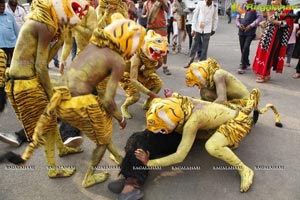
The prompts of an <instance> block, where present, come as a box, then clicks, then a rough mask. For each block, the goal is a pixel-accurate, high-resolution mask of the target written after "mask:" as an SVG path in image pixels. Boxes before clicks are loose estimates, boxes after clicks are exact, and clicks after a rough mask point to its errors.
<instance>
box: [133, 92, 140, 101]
mask: <svg viewBox="0 0 300 200" xmlns="http://www.w3.org/2000/svg"><path fill="white" fill-rule="evenodd" d="M131 98H132V101H134V102H137V101H138V100H140V98H141V94H140V93H139V92H137V93H134V94H133V95H132V96H131Z"/></svg>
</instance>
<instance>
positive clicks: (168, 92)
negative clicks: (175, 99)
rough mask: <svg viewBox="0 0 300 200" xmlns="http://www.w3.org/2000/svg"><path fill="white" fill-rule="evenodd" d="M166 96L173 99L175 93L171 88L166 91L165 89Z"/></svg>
mask: <svg viewBox="0 0 300 200" xmlns="http://www.w3.org/2000/svg"><path fill="white" fill-rule="evenodd" d="M164 94H165V97H171V96H172V94H173V91H172V90H171V89H169V88H166V89H164Z"/></svg>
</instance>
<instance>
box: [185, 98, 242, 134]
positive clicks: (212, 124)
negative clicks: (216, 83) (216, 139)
mask: <svg viewBox="0 0 300 200" xmlns="http://www.w3.org/2000/svg"><path fill="white" fill-rule="evenodd" d="M192 103H193V105H194V108H193V111H192V114H191V116H190V118H189V119H188V120H187V122H188V121H190V122H191V123H192V124H193V126H196V127H197V129H198V130H209V129H216V128H217V127H219V126H220V125H221V124H224V123H225V122H227V121H228V120H230V119H233V118H234V117H235V116H236V115H237V111H235V110H232V109H230V108H228V107H226V106H224V105H222V104H217V103H211V102H208V101H202V100H198V99H192ZM194 119H196V120H194ZM189 126H190V125H189ZM187 129H188V128H187Z"/></svg>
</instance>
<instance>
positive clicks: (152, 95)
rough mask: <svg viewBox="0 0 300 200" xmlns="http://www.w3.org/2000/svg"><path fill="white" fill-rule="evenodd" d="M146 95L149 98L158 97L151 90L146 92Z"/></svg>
mask: <svg viewBox="0 0 300 200" xmlns="http://www.w3.org/2000/svg"><path fill="white" fill-rule="evenodd" d="M148 96H149V97H150V98H152V99H154V98H159V96H158V94H156V93H155V92H152V91H150V92H149V93H148Z"/></svg>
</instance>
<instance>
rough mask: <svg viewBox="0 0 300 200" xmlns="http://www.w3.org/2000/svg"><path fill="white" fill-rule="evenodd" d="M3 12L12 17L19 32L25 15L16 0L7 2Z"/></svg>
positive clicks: (23, 9) (24, 11)
mask: <svg viewBox="0 0 300 200" xmlns="http://www.w3.org/2000/svg"><path fill="white" fill-rule="evenodd" d="M5 10H6V11H7V12H10V13H11V14H12V15H13V16H14V18H15V20H16V23H17V25H18V28H19V30H21V27H22V25H23V24H24V23H25V16H26V15H27V12H26V10H25V8H24V7H23V6H20V5H19V3H18V0H8V2H7V4H6V8H5Z"/></svg>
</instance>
